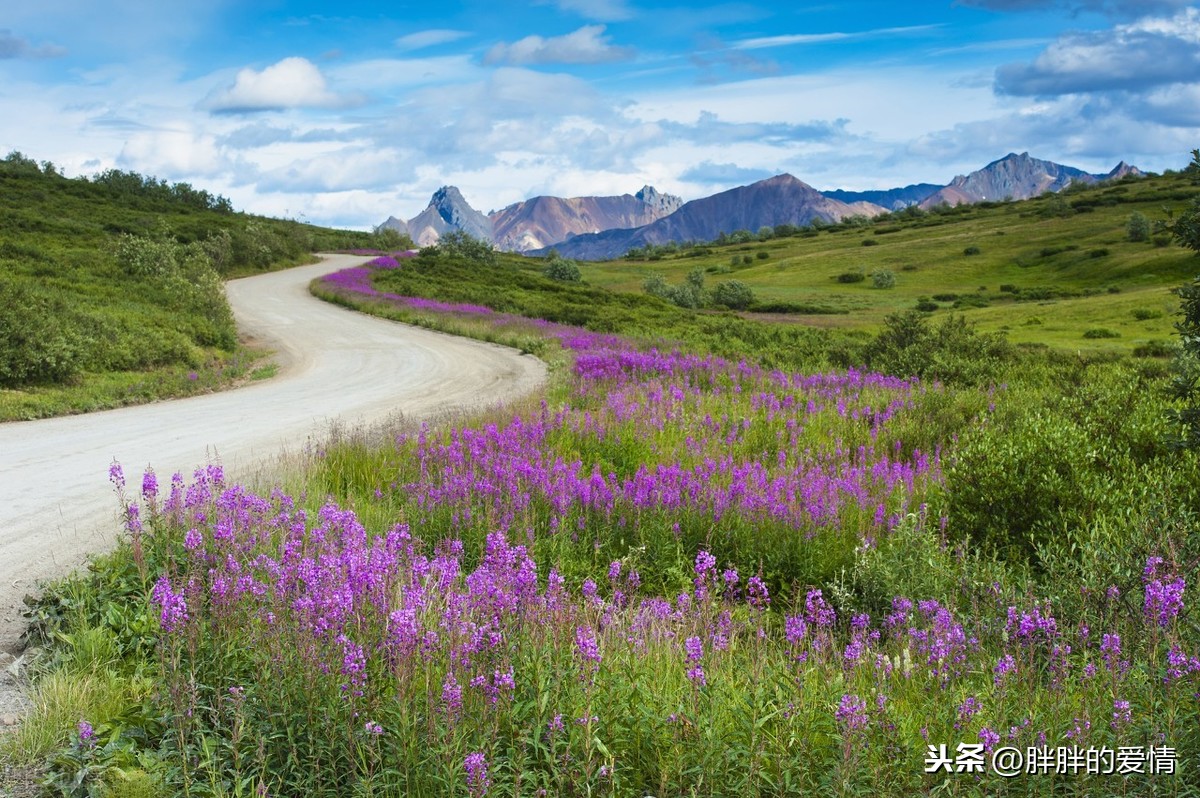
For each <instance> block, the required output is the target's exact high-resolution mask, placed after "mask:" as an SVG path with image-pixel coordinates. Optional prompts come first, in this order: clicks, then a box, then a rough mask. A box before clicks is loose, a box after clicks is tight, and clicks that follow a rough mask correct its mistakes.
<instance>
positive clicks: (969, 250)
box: [963, 246, 983, 256]
mask: <svg viewBox="0 0 1200 798" xmlns="http://www.w3.org/2000/svg"><path fill="white" fill-rule="evenodd" d="M982 251H983V250H981V249H980V248H979V247H976V246H969V247H967V248H966V249H964V250H963V254H964V255H967V256H970V255H978V254H980V253H981V252H982Z"/></svg>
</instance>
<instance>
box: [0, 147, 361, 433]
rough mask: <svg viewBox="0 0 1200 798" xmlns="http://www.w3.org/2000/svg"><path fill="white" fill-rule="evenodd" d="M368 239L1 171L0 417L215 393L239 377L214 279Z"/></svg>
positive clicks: (179, 194) (146, 189) (167, 190)
mask: <svg viewBox="0 0 1200 798" xmlns="http://www.w3.org/2000/svg"><path fill="white" fill-rule="evenodd" d="M371 243H372V237H371V236H370V235H368V234H365V233H341V232H337V231H332V230H322V229H321V228H316V227H313V226H311V225H306V224H301V223H299V222H295V221H284V220H278V219H265V218H261V217H254V216H248V215H245V214H241V213H234V212H233V210H232V207H231V206H230V203H229V200H227V199H225V198H224V197H219V196H214V195H212V194H209V193H208V192H206V191H203V190H200V189H195V188H193V187H191V186H189V185H187V184H186V183H176V184H167V183H165V182H162V181H158V180H155V179H153V178H150V177H143V176H142V175H139V174H136V173H133V172H121V171H118V170H109V171H107V172H103V173H101V174H98V175H95V176H94V177H91V178H83V179H69V178H66V177H63V176H62V175H60V174H59V173H58V171H57V169H55V167H54V165H53V164H50V163H44V164H40V165H39V164H38V163H37V162H35V161H33V160H32V159H30V158H28V157H26V156H24V155H22V154H20V153H16V152H14V153H11V154H9V155H8V156H7V157H5V158H4V159H2V160H0V420H12V419H22V418H36V417H39V416H46V415H56V414H61V413H66V412H81V411H86V410H96V409H100V408H104V407H114V406H117V405H122V404H132V403H138V402H145V401H150V400H153V399H157V398H162V397H165V396H181V395H186V394H190V393H197V392H202V391H210V390H214V389H216V388H219V387H222V386H225V385H228V384H229V383H230V382H231V381H233V380H236V379H238V378H240V377H243V376H245V375H246V374H247V373H248V372H249V371H250V370H251V369H252V367H253V366H252V364H253V362H254V360H255V359H256V355H255V354H254V353H251V352H249V351H247V350H245V349H243V348H239V347H238V344H237V333H236V330H235V329H234V326H233V321H232V318H231V317H230V315H229V308H228V306H227V305H226V303H225V299H224V294H223V291H222V288H221V281H222V280H224V279H228V278H231V277H237V276H243V275H247V274H253V273H255V272H260V271H265V270H267V269H272V268H279V267H282V266H288V265H295V264H297V263H301V262H304V261H306V260H308V259H309V258H311V254H310V253H311V252H312V251H313V250H314V249H321V248H325V249H331V248H332V249H336V248H339V247H352V246H366V245H370V244H371Z"/></svg>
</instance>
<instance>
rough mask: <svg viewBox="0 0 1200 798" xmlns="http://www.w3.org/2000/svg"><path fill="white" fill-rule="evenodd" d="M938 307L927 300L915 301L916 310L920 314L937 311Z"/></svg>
mask: <svg viewBox="0 0 1200 798" xmlns="http://www.w3.org/2000/svg"><path fill="white" fill-rule="evenodd" d="M938 307H940V306H939V305H938V303H936V302H933V301H930V300H929V299H925V298H921V299H918V300H917V310H919V311H921V312H922V313H932V312H933V311H935V310H937V309H938Z"/></svg>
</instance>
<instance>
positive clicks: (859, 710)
mask: <svg viewBox="0 0 1200 798" xmlns="http://www.w3.org/2000/svg"><path fill="white" fill-rule="evenodd" d="M833 716H834V718H835V719H836V720H837V722H838V723H840V724H841V725H842V726H843V727H844V728H845V729H846V731H848V732H853V731H861V730H862V729H865V728H866V727H867V722H868V720H869V717H868V716H867V702H866V701H864V700H863V699H861V698H859V697H858V696H857V695H855V694H845V695H843V696H842V700H841V701H840V702H839V703H838V708H837V710H835V711H834V713H833Z"/></svg>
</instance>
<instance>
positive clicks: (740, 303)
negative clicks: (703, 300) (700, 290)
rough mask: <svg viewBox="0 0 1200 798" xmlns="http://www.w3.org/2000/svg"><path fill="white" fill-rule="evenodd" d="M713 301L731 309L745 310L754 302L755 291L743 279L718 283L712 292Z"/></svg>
mask: <svg viewBox="0 0 1200 798" xmlns="http://www.w3.org/2000/svg"><path fill="white" fill-rule="evenodd" d="M712 298H713V302H714V303H715V304H717V305H724V306H725V307H727V308H729V309H730V310H745V309H746V308H748V307H750V306H751V305H753V304H754V291H753V290H751V288H750V286H748V285H746V284H745V283H743V282H742V281H741V280H726V281H725V282H723V283H717V287H716V288H714V289H713V292H712Z"/></svg>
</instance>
